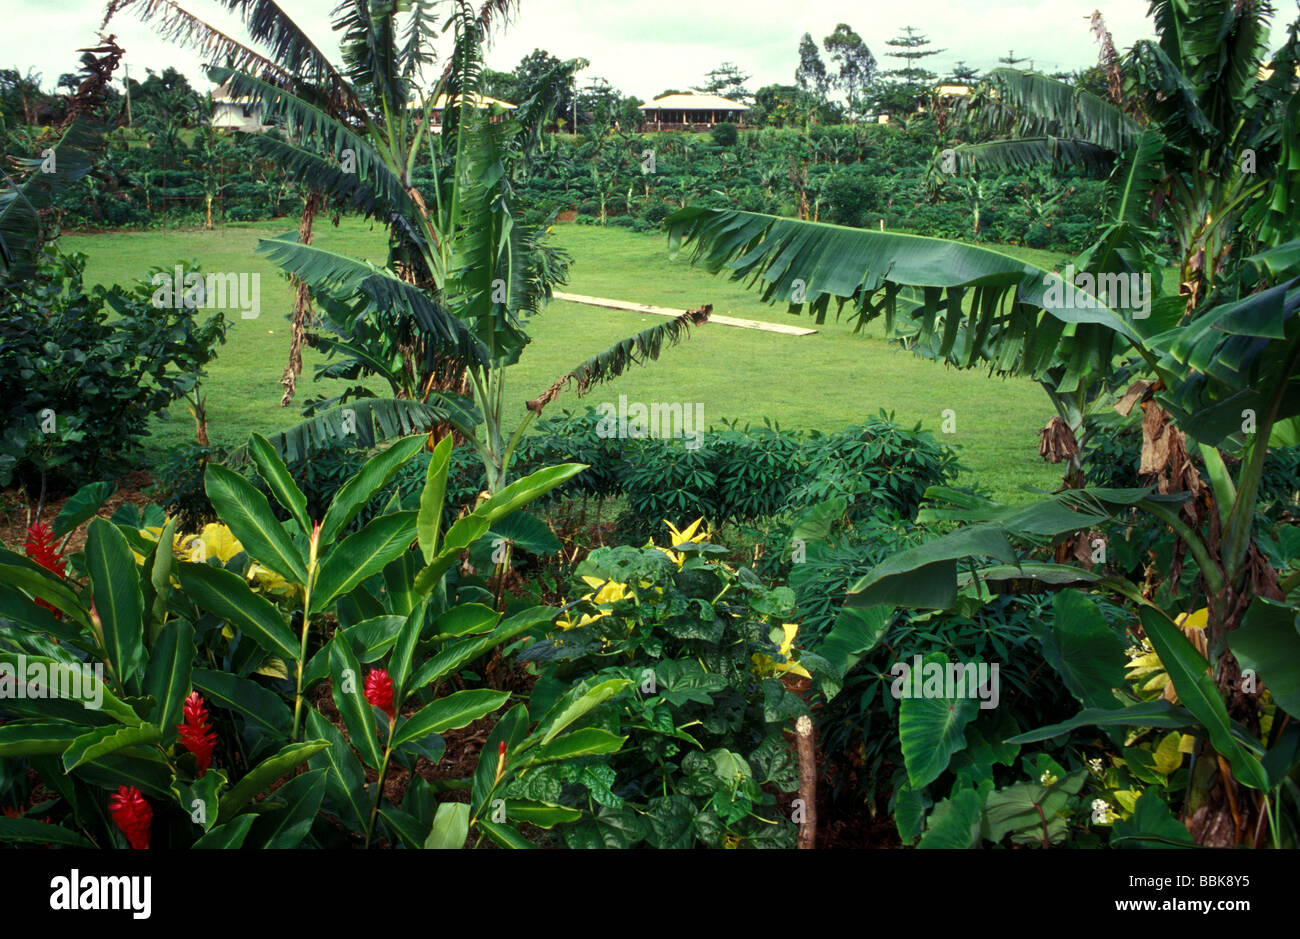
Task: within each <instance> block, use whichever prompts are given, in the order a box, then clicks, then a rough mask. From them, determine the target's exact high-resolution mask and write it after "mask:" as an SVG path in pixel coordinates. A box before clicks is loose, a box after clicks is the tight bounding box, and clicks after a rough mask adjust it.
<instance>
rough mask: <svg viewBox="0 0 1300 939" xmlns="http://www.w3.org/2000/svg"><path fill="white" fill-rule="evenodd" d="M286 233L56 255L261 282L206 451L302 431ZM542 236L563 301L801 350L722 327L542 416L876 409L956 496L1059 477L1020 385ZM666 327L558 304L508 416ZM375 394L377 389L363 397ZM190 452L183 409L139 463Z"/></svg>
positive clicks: (378, 244) (1034, 394) (356, 225)
mask: <svg viewBox="0 0 1300 939" xmlns="http://www.w3.org/2000/svg"><path fill="white" fill-rule="evenodd" d="M290 227H292V224H291V223H288V222H280V223H270V224H260V225H241V226H235V225H230V226H226V227H225V228H224V229H219V230H216V231H211V232H207V231H167V232H113V233H107V234H69V235H67V236H65V237H64V239H63V246H64V248H65V250H78V251H84V252H86V253H87V255H88V256H89V259H88V261H87V265H86V277H87V281H88V282H90V283H102V284H106V285H107V284H112V283H127V282H129V281H131V280H133V279H135V278H139V277H143V276H145V274H146V272H147V271H148V269H149V268H150V267H151V266H154V265H160V266H164V267H169V266H170V265H171V264H172V263H174V262H175V261H177V260H189V259H196V260H198V261H199V262H200V263H201V265H202V267H203V269H204V270H205V271H209V272H248V273H254V272H256V273H260V274H261V275H262V277H261V302H262V308H261V314H260V316H259V317H258V318H256V319H242V318H240V317H239V315H238V313H237V312H235V311H230V318H231V328H230V333H229V340H228V342H227V344H226V345H225V346H224V347H222V348H221V350H220V353H219V357H218V359H217V360H216V361H215V362H214V363H213V364H212V365H211V366H210V367H209V369H208V378H207V379H206V380H205V382H204V385H203V388H204V392H205V394H206V397H207V411H208V422H209V433H210V434H211V436H212V439H213V442H214V443H218V444H224V445H233V444H238V443H242V442H243V441H244V440H246V439H247V436H248V434H249V432H250V431H259V432H262V433H270V432H274V431H276V430H277V429H280V428H283V427H285V426H287V425H289V424H291V423H293V422H295V421H296V420H297V419H298V418H299V410H298V407H297V405H296V404H293V405H290V407H288V408H281V407H280V406H279V401H280V395H281V390H282V389H281V387H280V384H279V380H280V376H281V373H282V371H283V368H284V363H285V360H286V358H287V354H288V348H289V338H290V331H289V320H288V314H289V311H290V309H291V305H292V297H291V295H290V291H289V288H288V285H287V282H286V281H285V280H284V279H283V277H282V276H281V275H280V274H279V272H278V271H277V269H275V268H274V267H273V266H272V265H271V264H269V263H268V262H267V261H265V260H264V259H263V258H262V257H261V256H260V255H257V254H256V253H255V251H254V249H255V247H256V243H257V240H258V238H260V237H267V236H270V235H278V234H281V233H283V232H284V231H286V230H287V229H289V228H290ZM555 236H556V238H557V239H558V241H559V243H560V244H561V245H563V246H564V247H565V248H567V249H568V250H569V251H570V252H571V253H572V255H573V258H574V263H573V267H572V269H571V277H570V283H569V284H568V285H567V286H566V287H564V288H563V289H564V290H565V291H567V292H570V293H578V294H586V295H593V296H599V297H609V298H614V299H620V300H629V301H635V302H640V303H649V304H654V305H658V306H664V307H670V308H674V309H682V310H685V309H688V308H694V307H698V306H700V305H702V304H705V303H711V304H712V305H713V308H714V312H715V313H717V314H726V315H730V316H737V317H744V318H748V319H755V320H765V321H769V322H781V323H791V324H794V325H804V326H812V327H815V328H817V329H818V332H817V333H816V334H815V335H812V336H802V337H795V336H785V335H779V334H776V333H767V332H760V331H757V330H749V329H739V328H734V327H726V326H719V325H717V324H716V323H713V324H709V325H706V326H704V327H701V328H699V329H696V330H693V331H692V333H691V336H690V338H689V339H687V340H685V341H683V342H682V343H681V344H680V345H678V346H676V347H673V348H671V349H668V350H666V351H665V352H664V354H663V355H662V356H661V358H660V360H659V361H658V362H654V363H650V364H649V365H648V366H646V367H645V368H639V369H634V370H632V371H631V372H629V373H627V374H625V375H623V376H622V377H620V378H618V379H616V380H614V381H611V382H608V383H607V384H605V385H601V386H597V387H596V388H595V389H593V390H592V392H591V393H590V394H589V395H587V397H586V398H585V399H579V398H577V397H576V395H574V394H573V393H572V392H569V393H566V394H565V395H562V396H561V398H560V399H559V400H558V401H556V402H555V403H554V404H552V405H551V406H550V408H551V409H554V410H555V411H559V410H560V409H562V408H564V407H576V408H581V407H582V406H584V405H585V404H593V405H594V404H596V403H599V402H601V401H612V402H616V401H617V400H618V397H619V395H620V394H624V395H627V398H628V400H629V401H642V402H647V403H648V402H651V401H667V402H683V403H695V402H701V403H703V405H704V415H705V421H706V423H714V424H716V423H720V422H721V421H722V420H723V419H727V420H733V419H735V420H739V421H740V422H741V424H742V425H743V424H745V423H750V424H756V425H757V424H761V423H762V422H763V420H764V418H768V419H769V420H771V421H772V422H773V423H776V424H778V425H779V426H781V427H782V428H786V429H796V428H797V429H814V428H817V429H823V430H835V429H838V428H842V427H845V426H847V425H849V424H853V423H857V422H860V421H862V420H864V419H865V418H867V417H869V416H871V415H874V414H876V413H878V412H879V411H881V410H882V409H883V410H885V411H887V412H892V413H893V414H894V416H895V419H896V420H898V421H899V422H901V423H904V424H907V425H909V426H910V425H914V424H916V423H918V422H920V423H921V424H923V426H924V427H926V428H927V429H929V430H931V431H932V432H933V433H934V434H935V436H936V437H937V438H938V439H939V440H941V441H942V442H944V443H948V444H952V445H954V446H956V447H957V448H959V451H960V454H961V460H962V462H963V463H964V464H965V466H966V467H967V468H968V469H969V471H970V474H969V476H968V477H967V478H966V479H964V480H963V481H964V482H965V483H967V484H978V485H980V486H983V487H987V488H989V489H991V490H993V492H994V493H995V494H996V496H997V497H999V498H1003V499H1007V500H1010V501H1023V500H1025V499H1027V498H1029V495H1028V493H1027V492H1026V491H1025V490H1024V488H1023V487H1025V486H1030V487H1035V488H1048V489H1050V488H1054V487H1055V486H1056V485H1058V484H1059V480H1060V476H1061V473H1060V470H1059V469H1058V468H1057V467H1053V466H1048V465H1046V464H1044V463H1043V462H1042V460H1041V459H1040V458H1039V456H1038V430H1039V428H1041V427H1042V426H1043V425H1044V424H1045V423H1046V422H1047V420H1048V419H1049V418H1050V417H1051V415H1052V410H1051V406H1050V405H1049V403H1048V401H1047V398H1046V396H1045V395H1044V394H1043V392H1042V390H1041V389H1040V388H1039V387H1038V386H1037V385H1036V384H1034V383H1033V382H1030V381H1025V380H1006V379H998V378H992V377H989V376H988V375H987V373H986V372H984V371H980V370H975V371H958V370H955V369H949V368H946V367H944V366H942V365H938V364H935V363H933V362H927V361H924V360H922V359H918V358H916V357H915V356H913V355H912V354H911V353H908V352H905V351H902V350H900V349H898V348H897V347H895V346H892V345H890V344H889V343H887V342H886V341H885V340H884V339H883V338H882V336H881V330H880V328H879V327H878V326H874V325H873V327H872V328H869V329H867V330H864V331H863V332H860V333H855V332H854V331H853V329H852V327H851V325H849V324H847V323H840V322H834V321H833V320H830V319H828V322H826V323H824V324H822V325H821V326H817V324H815V323H814V322H813V321H812V320H811V319H810V318H809V317H807V316H801V317H795V316H791V315H789V314H787V313H786V312H785V309H784V307H773V306H769V305H767V304H764V303H762V302H760V301H759V299H758V294H757V292H756V291H750V290H746V289H745V288H744V287H743V286H742V285H740V284H735V283H732V282H730V281H728V280H726V279H725V278H722V277H714V276H712V275H710V274H707V273H706V272H704V271H702V270H699V269H696V268H692V267H691V266H690V265H689V264H688V262H687V261H686V259H685V258H684V257H683V258H680V259H676V260H674V259H670V257H669V255H668V250H667V244H666V241H665V239H664V238H663V237H662V236H651V235H644V234H637V233H633V232H630V231H626V230H623V229H617V228H606V229H602V228H595V227H587V226H580V225H573V224H569V225H557V226H556V228H555ZM316 243H317V244H320V245H322V246H324V247H328V248H330V249H332V250H338V251H343V252H347V253H350V254H356V255H362V256H365V257H368V258H371V259H372V260H375V261H381V260H382V259H383V255H384V243H385V237H384V232H383V230H382V229H380V228H378V227H377V226H371V225H370V224H368V223H363V222H360V221H357V220H355V219H352V220H349V219H344V220H343V221H342V223H341V224H340V225H339V227H337V228H335V227H332V226H329V225H328V224H326V225H321V226H319V227H318V229H317V233H316ZM1000 250H1003V251H1006V252H1007V253H1010V254H1014V255H1015V256H1017V257H1022V258H1024V259H1025V260H1030V261H1032V262H1034V263H1037V264H1040V265H1043V266H1047V267H1049V268H1056V267H1059V265H1060V264H1061V263H1063V261H1064V257H1063V256H1062V255H1059V254H1053V253H1049V252H1042V251H1033V250H1030V249H1019V248H1002V249H1000ZM662 322H664V320H663V318H662V317H658V316H649V315H640V314H636V313H630V312H622V311H618V310H609V309H603V308H599V307H592V306H587V305H582V304H575V303H569V302H563V301H556V302H554V303H552V304H551V306H550V307H549V308H548V309H547V311H546V312H545V313H544V314H543V315H542V316H540V317H537V318H535V319H534V320H533V322H532V323H531V325H530V327H529V329H530V335H531V336H532V343H531V344H530V346H529V347H528V349H527V350H525V352H524V354H523V356H522V358H521V360H520V362H519V364H518V365H516V366H514V367H513V368H512V369H511V371H510V374H509V379H508V384H507V413H508V414H512V415H522V414H523V413H524V406H523V403H524V402H525V401H526V400H528V399H530V398H533V397H536V396H537V395H538V394H540V393H541V392H542V391H544V390H545V389H546V388H547V387H548V386H549V385H550V384H551V383H552V382H553V381H554V380H555V379H556V378H558V377H559V376H561V375H563V374H565V373H567V372H568V371H570V370H571V369H572V368H573V367H574V366H576V365H577V364H579V363H580V362H582V361H583V360H584V359H586V358H588V357H589V356H591V355H594V354H595V353H597V352H599V351H601V350H602V349H605V348H608V347H609V346H611V345H613V344H614V343H615V342H617V341H618V340H620V339H622V338H625V337H627V336H630V335H632V334H634V333H635V332H637V331H639V330H641V329H645V328H646V327H649V326H653V325H658V324H660V323H662ZM321 361H323V359H322V357H321V356H319V355H318V354H316V353H315V352H313V351H311V350H307V349H304V350H303V362H304V371H303V377H302V379H301V380H300V382H299V385H298V400H299V401H301V400H302V399H304V398H306V397H309V396H310V397H319V396H322V395H330V394H335V393H337V392H338V391H340V390H341V389H342V387H343V386H344V385H345V384H346V383H345V382H341V381H327V382H321V381H315V380H314V379H313V368H314V366H315V365H317V364H319V363H320V362H321ZM370 384H371V386H372V387H374V388H375V389H376V390H380V389H381V388H382V383H377V382H375V381H373V380H372V381H371V382H370ZM949 409H951V411H952V412H954V414H955V422H956V428H955V432H954V433H943V432H942V431H941V427H942V424H943V414H944V412H945V411H946V410H949ZM191 440H193V422H192V420H191V419H190V417H189V415H188V413H187V412H186V409H185V407H184V406H183V405H176V406H174V407H173V408H172V409H171V413H170V415H169V419H168V420H165V421H159V422H158V423H157V424H156V428H155V432H154V436H153V438H152V441H151V444H150V449H151V451H154V452H157V451H161V450H163V449H166V448H168V447H171V446H174V445H176V444H179V443H182V442H185V441H191Z"/></svg>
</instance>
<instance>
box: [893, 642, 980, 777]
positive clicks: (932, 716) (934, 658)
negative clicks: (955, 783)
mask: <svg viewBox="0 0 1300 939" xmlns="http://www.w3.org/2000/svg"><path fill="white" fill-rule="evenodd" d="M908 665H909V668H910V667H911V663H908ZM934 667H938V668H941V669H942V670H943V674H944V676H945V678H946V675H947V673H948V669H949V667H950V663H949V662H948V657H947V656H946V655H945V654H944V653H942V652H932V653H930V654H929V655H927V656H926V657H925V659H924V660H923V661H922V669H921V676H920V679H919V680H920V687H921V690H922V696H921V697H911V696H910V695H911V694H912V691H911V688H912V682H913V681H914V680H916V679H915V678H914V676H913V675H912V673H911V672H909V673H908V675H907V677H906V678H897V679H895V682H894V684H895V685H901V686H902V687H901V690H902V692H903V695H904V696H903V697H902V698H901V701H900V703H899V707H898V737H899V743H900V745H901V747H902V750H903V763H904V765H905V766H906V768H907V778H908V781H909V782H911V784H912V787H913V788H915V789H919V788H921V787H922V786H927V785H929V784H930V783H932V782H934V781H935V780H936V779H938V778H939V775H940V774H941V773H942V772H943V771H944V770H945V769H947V768H948V761H949V760H951V759H952V755H953V754H954V753H956V752H957V751H958V750H961V749H963V748H964V747H965V746H966V725H967V724H969V723H970V722H971V721H973V720H974V719H975V717H976V716H977V715H978V713H979V703H978V699H977V698H975V697H973V696H969V697H967V696H963V697H959V698H953V699H948V698H945V697H931V696H929V695H930V694H931V692H930V691H929V690H927V688H926V681H925V679H926V678H927V677H929V673H930V672H931V671H932V670H933V669H934ZM952 667H954V668H956V667H960V665H959V664H958V663H953V665H952ZM945 687H946V683H945ZM954 690H955V686H954ZM966 690H967V691H968V693H969V694H970V695H973V694H974V689H966Z"/></svg>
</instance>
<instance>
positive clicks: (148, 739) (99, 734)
mask: <svg viewBox="0 0 1300 939" xmlns="http://www.w3.org/2000/svg"><path fill="white" fill-rule="evenodd" d="M161 739H162V737H161V735H160V734H159V733H158V728H157V727H153V726H151V725H149V724H144V725H142V726H140V727H118V726H115V725H112V724H110V725H109V726H107V727H96V728H95V729H94V730H92V731H90V732H88V733H85V734H82V735H81V736H80V737H78V738H77V739H76V740H74V741H72V743H71V744H69V745H68V749H67V750H65V751H64V753H63V768H64V769H65V770H66V771H67V772H72V771H73V770H74V769H76V768H77V767H78V766H80V765H81V764H82V763H89V762H90V761H91V760H97V759H99V758H100V757H102V756H107V755H108V754H110V753H116V752H117V751H118V750H123V749H125V748H127V747H138V746H145V745H148V744H151V743H158V742H159V741H160V740H161Z"/></svg>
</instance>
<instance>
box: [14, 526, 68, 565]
mask: <svg viewBox="0 0 1300 939" xmlns="http://www.w3.org/2000/svg"><path fill="white" fill-rule="evenodd" d="M54 541H55V538H54V531H53V529H51V528H50V526H49V525H46V524H45V523H44V522H37V523H36V524H34V525H28V526H27V540H26V541H25V542H23V551H24V552H25V553H26V554H27V556H28V557H29V558H31V559H32V560H33V561H35V562H36V563H37V564H39V565H40V566H41V567H43V568H45V569H46V570H48V571H53V572H54V573H56V574H58V575H59V576H60V577H63V576H64V567H65V566H66V562H65V561H64V560H63V556H62V555H61V554H59V549H58V546H57V545H55V543H54Z"/></svg>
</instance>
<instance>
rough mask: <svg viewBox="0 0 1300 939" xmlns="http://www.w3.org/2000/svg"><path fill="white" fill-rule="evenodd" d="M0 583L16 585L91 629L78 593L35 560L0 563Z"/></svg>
mask: <svg viewBox="0 0 1300 939" xmlns="http://www.w3.org/2000/svg"><path fill="white" fill-rule="evenodd" d="M0 585H7V586H10V587H16V588H18V589H19V590H21V591H22V592H23V593H26V594H28V595H30V596H33V597H36V598H37V599H40V600H44V601H45V602H46V603H48V604H50V606H52V607H54V608H55V609H56V610H58V611H59V612H60V613H62V614H63V615H64V616H67V617H69V618H71V619H74V620H76V621H77V622H78V623H80V624H81V625H83V626H85V627H86V628H87V629H91V625H90V617H89V616H88V615H86V611H85V610H84V609H82V607H81V603H80V601H79V600H78V599H77V595H76V594H75V593H73V592H72V590H71V589H70V588H69V587H68V586H67V584H65V583H64V582H63V581H62V580H60V579H59V578H58V577H56V576H55V575H54V574H52V573H50V572H49V571H47V570H46V569H45V568H43V567H41V566H40V565H38V564H36V563H34V562H32V563H29V564H26V565H20V564H14V563H4V564H0Z"/></svg>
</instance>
